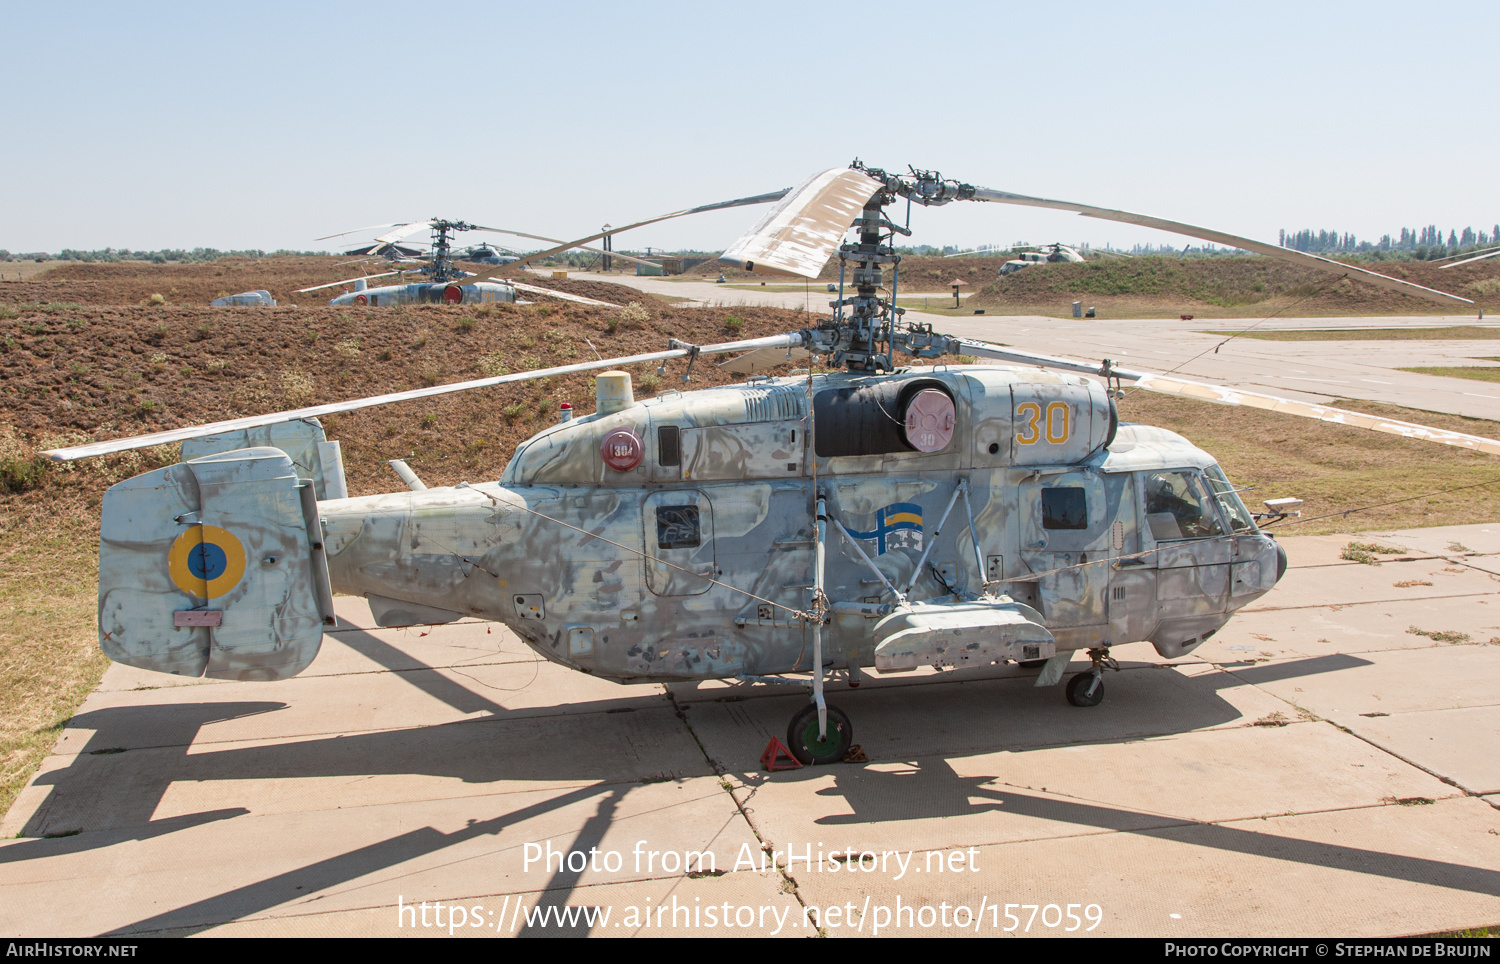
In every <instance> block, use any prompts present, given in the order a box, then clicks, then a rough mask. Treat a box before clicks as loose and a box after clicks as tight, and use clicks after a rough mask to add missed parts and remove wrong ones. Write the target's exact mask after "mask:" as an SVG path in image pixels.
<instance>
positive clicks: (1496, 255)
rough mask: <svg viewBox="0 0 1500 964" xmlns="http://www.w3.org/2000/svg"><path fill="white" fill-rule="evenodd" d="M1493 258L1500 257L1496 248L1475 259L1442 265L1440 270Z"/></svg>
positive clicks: (1498, 249)
mask: <svg viewBox="0 0 1500 964" xmlns="http://www.w3.org/2000/svg"><path fill="white" fill-rule="evenodd" d="M1494 257H1500V248H1496V249H1495V250H1494V251H1491V252H1490V253H1489V254H1481V255H1480V256H1479V257H1477V258H1468V259H1466V260H1463V261H1455V262H1453V263H1452V264H1445V265H1443V267H1442V268H1441V269H1440V270H1444V271H1446V270H1447V269H1448V268H1456V267H1458V266H1459V265H1461V264H1473V263H1474V262H1475V261H1483V260H1484V259H1485V258H1494Z"/></svg>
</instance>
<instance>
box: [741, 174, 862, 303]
mask: <svg viewBox="0 0 1500 964" xmlns="http://www.w3.org/2000/svg"><path fill="white" fill-rule="evenodd" d="M884 186H885V185H884V184H883V183H882V182H880V181H877V180H875V179H874V178H873V177H870V176H869V175H868V174H865V173H864V172H863V171H855V170H851V169H850V168H847V167H841V168H834V169H832V170H828V171H820V172H819V173H817V174H814V175H813V176H812V177H810V178H808V179H807V180H805V181H803V182H802V183H801V184H799V185H797V187H796V188H795V189H793V190H792V192H791V193H790V194H788V195H787V196H786V197H785V198H783V199H782V201H781V203H780V204H778V205H776V206H775V207H774V208H772V209H771V210H770V211H768V212H766V215H765V217H763V218H761V219H760V220H759V221H757V222H756V223H755V225H754V226H753V227H752V228H751V229H750V230H749V231H747V232H745V233H744V234H743V235H741V236H740V238H739V240H737V241H735V242H734V243H733V244H731V245H730V246H729V247H728V249H726V250H725V251H724V253H723V254H721V255H719V260H720V261H724V262H728V263H729V264H732V265H734V266H735V267H737V268H744V269H745V270H746V271H754V270H755V269H756V268H759V269H760V270H762V271H773V272H783V273H786V274H792V275H797V276H798V277H802V278H816V277H817V276H818V272H820V271H822V270H823V265H825V264H827V263H828V259H829V258H830V257H832V256H833V251H834V249H835V248H837V247H838V246H839V242H841V241H842V240H843V239H844V233H845V232H847V231H848V230H849V225H851V224H853V223H854V219H855V217H856V216H857V215H858V214H859V211H860V209H861V208H863V207H864V206H865V202H867V201H869V200H870V198H872V197H874V196H875V192H877V191H879V190H880V189H881V188H882V187H884Z"/></svg>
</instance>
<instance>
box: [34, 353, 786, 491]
mask: <svg viewBox="0 0 1500 964" xmlns="http://www.w3.org/2000/svg"><path fill="white" fill-rule="evenodd" d="M806 340H807V335H806V333H804V332H792V333H789V334H784V335H768V336H766V337H764V338H747V339H745V340H743V341H729V342H724V343H722V344H718V345H703V346H701V347H686V348H670V349H668V350H666V351H653V352H647V353H645V354H642V355H627V356H625V357H623V358H605V359H600V360H598V361H591V362H580V363H578V364H576V365H559V366H557V367H555V368H541V369H538V370H536V371H530V372H517V373H515V374H513V375H497V376H495V377H492V378H476V379H473V380H471V381H466V382H454V383H452V384H450V385H434V386H432V387H430V388H415V389H412V390H411V391H406V392H391V393H390V394H387V395H374V396H371V397H369V398H356V399H353V400H351V401H347V402H331V403H329V404H327V405H312V406H309V407H307V408H299V409H294V410H292V411H289V412H272V413H270V414H267V415H247V416H245V417H244V418H232V419H227V420H225V421H222V422H213V423H211V424H208V425H195V426H191V427H189V428H176V429H169V430H167V431H165V432H153V433H152V434H150V435H138V436H136V437H134V438H124V439H115V440H114V441H110V442H91V443H88V444H86V445H74V446H70V447H68V448H61V449H52V450H50V451H47V452H44V453H42V454H44V455H46V456H47V457H49V458H51V459H53V460H54V461H58V462H70V461H72V460H74V459H86V458H92V457H94V456H96V455H109V454H111V453H114V452H124V451H127V450H129V449H139V448H146V447H148V446H152V445H166V444H169V443H172V442H182V441H185V440H187V439H191V438H203V437H204V436H207V435H217V434H219V433H220V432H232V431H236V430H240V429H247V428H259V427H260V426H262V425H275V424H277V423H279V422H291V421H295V420H297V419H302V418H317V417H318V416H320V415H333V414H336V413H338V412H352V411H355V410H357V409H361V408H371V407H374V406H376V405H389V404H391V403H393V402H407V401H413V400H415V399H419V398H431V397H433V396H435V395H447V394H450V393H452V392H465V391H469V390H471V389H475V388H491V387H493V386H496V385H508V384H510V383H512V382H525V381H531V380H533V379H537V378H548V377H551V376H553V375H572V374H574V373H576V372H587V371H594V370H595V369H599V368H613V367H619V366H622V365H637V364H641V363H642V362H654V361H666V360H668V359H671V358H683V357H685V356H687V355H691V354H693V353H694V352H701V353H714V354H717V353H718V352H726V351H728V352H733V351H745V350H746V349H754V348H786V347H789V346H794V345H801V344H803V343H804V342H805V341H806ZM677 344H681V343H680V342H678V343H677Z"/></svg>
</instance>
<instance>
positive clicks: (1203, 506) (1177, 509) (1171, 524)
mask: <svg viewBox="0 0 1500 964" xmlns="http://www.w3.org/2000/svg"><path fill="white" fill-rule="evenodd" d="M1146 522H1147V524H1148V525H1150V526H1151V537H1152V538H1153V539H1155V540H1156V541H1158V542H1162V541H1167V540H1172V539H1201V538H1203V537H1204V536H1221V535H1223V534H1224V525H1223V523H1221V522H1220V521H1219V515H1218V513H1217V512H1216V511H1215V510H1214V500H1213V498H1212V497H1211V496H1210V495H1209V494H1208V489H1207V488H1206V487H1205V486H1204V484H1203V478H1202V477H1201V476H1199V475H1198V473H1197V472H1193V471H1180V472H1152V473H1151V474H1150V475H1148V476H1146Z"/></svg>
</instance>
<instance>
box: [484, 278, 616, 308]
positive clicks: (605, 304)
mask: <svg viewBox="0 0 1500 964" xmlns="http://www.w3.org/2000/svg"><path fill="white" fill-rule="evenodd" d="M468 283H469V279H467V278H465V279H464V280H463V281H462V282H461V284H468ZM506 284H509V285H510V286H511V287H512V288H516V289H518V290H520V291H529V292H531V293H532V294H537V295H546V296H547V297H549V298H561V299H562V300H563V301H575V302H577V303H578V304H580V305H594V306H596V307H599V308H620V307H622V306H621V305H617V304H614V303H613V302H610V301H596V300H595V299H593V298H585V297H583V296H582V295H572V294H568V293H567V292H566V291H553V290H552V289H551V288H538V287H537V286H536V285H523V284H521V283H520V282H519V281H508V282H506Z"/></svg>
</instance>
